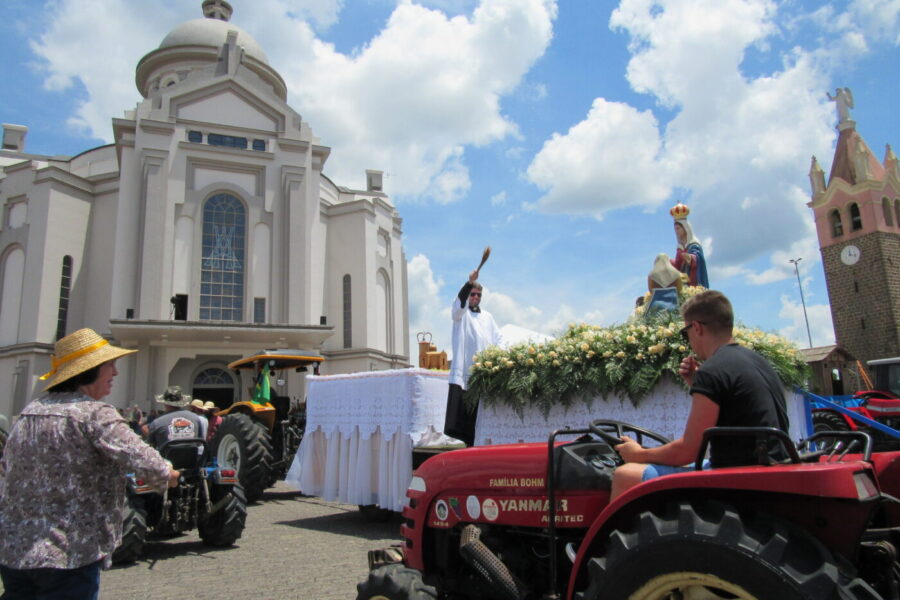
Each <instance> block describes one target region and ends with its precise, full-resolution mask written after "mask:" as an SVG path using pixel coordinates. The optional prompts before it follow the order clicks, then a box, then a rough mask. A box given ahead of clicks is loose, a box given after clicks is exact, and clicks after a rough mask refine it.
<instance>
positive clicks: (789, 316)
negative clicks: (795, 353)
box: [778, 296, 834, 348]
mask: <svg viewBox="0 0 900 600" xmlns="http://www.w3.org/2000/svg"><path fill="white" fill-rule="evenodd" d="M778 316H779V317H781V318H782V319H786V320H788V321H789V323H790V325H787V326H785V327H782V328H781V330H779V332H778V333H780V334H781V335H782V336H784V337H786V338H788V339H789V340H792V341H793V342H794V343H796V344H797V345H798V346H799V347H801V348H808V347H809V337H810V335H811V336H812V344H813V346H814V347H817V346H828V345H831V344H833V343H834V326H833V325H832V323H831V309H830V308H829V307H828V305H827V304H807V305H806V315H804V313H803V305H802V304H801V303H800V302H795V301H794V300H792V299H791V298H790V297H788V296H782V297H781V310H780V311H779V312H778ZM806 317H808V318H809V334H807V329H806Z"/></svg>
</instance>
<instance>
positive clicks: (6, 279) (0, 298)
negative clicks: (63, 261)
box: [0, 245, 25, 346]
mask: <svg viewBox="0 0 900 600" xmlns="http://www.w3.org/2000/svg"><path fill="white" fill-rule="evenodd" d="M24 280H25V251H24V250H22V247H21V246H19V245H15V246H12V247H11V248H10V249H9V250H7V251H6V252H5V254H4V255H3V257H2V258H0V346H8V345H10V344H15V343H16V342H18V341H19V316H20V315H19V313H20V311H21V309H22V282H23V281H24Z"/></svg>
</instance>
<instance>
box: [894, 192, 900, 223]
mask: <svg viewBox="0 0 900 600" xmlns="http://www.w3.org/2000/svg"><path fill="white" fill-rule="evenodd" d="M894 216H895V217H897V227H900V198H894Z"/></svg>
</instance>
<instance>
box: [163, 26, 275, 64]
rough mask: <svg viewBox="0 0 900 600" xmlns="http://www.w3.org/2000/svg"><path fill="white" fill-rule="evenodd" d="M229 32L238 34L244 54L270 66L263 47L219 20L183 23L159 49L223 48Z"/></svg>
mask: <svg viewBox="0 0 900 600" xmlns="http://www.w3.org/2000/svg"><path fill="white" fill-rule="evenodd" d="M229 31H236V32H237V34H238V36H237V43H238V45H239V46H243V48H244V52H245V53H246V54H247V55H248V56H250V57H252V58H255V59H256V60H258V61H261V62H264V63H266V64H269V59H268V58H266V53H265V52H263V49H262V46H260V45H259V43H257V41H256V40H255V39H253V36H251V35H250V34H249V33H247V32H246V31H244V30H243V29H241V28H240V27H238V26H237V25H235V24H234V23H229V22H228V21H221V20H219V19H209V18H203V19H193V20H191V21H187V22H186V23H182V24H181V25H179V26H178V27H176V28H175V29H173V30H172V31H170V32H169V34H168V35H167V36H166V37H164V38H163V41H162V43H161V44H160V45H159V47H160V49H162V48H172V47H174V46H212V47H214V48H221V47H222V44H224V43H225V39H226V38H227V37H228V32H229Z"/></svg>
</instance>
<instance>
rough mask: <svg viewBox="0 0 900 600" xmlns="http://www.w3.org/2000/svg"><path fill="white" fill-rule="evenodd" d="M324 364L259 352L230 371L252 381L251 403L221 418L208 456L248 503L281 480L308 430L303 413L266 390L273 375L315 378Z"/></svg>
mask: <svg viewBox="0 0 900 600" xmlns="http://www.w3.org/2000/svg"><path fill="white" fill-rule="evenodd" d="M323 360H324V359H323V358H322V356H320V355H319V354H318V353H317V352H314V351H311V350H263V351H261V352H258V353H256V354H254V355H253V356H248V357H246V358H242V359H241V360H238V361H235V362H233V363H231V364H230V365H228V368H229V369H234V370H236V371H238V372H239V373H244V374H245V375H250V376H251V377H252V379H253V393H252V398H251V400H249V401H239V402H235V403H234V404H232V405H231V406H229V407H228V408H227V409H225V410H223V411H222V412H220V413H219V416H221V417H222V422H221V424H220V425H219V427H218V429H216V432H215V435H214V437H213V440H212V444H211V447H212V454H213V456H215V457H216V460H217V461H218V465H219V467H221V468H230V469H234V470H235V471H237V473H238V479H239V480H240V482H241V485H242V486H243V488H244V491H245V493H246V495H247V500H248V501H253V500H257V499H259V498H260V497H261V496H262V494H263V492H264V491H265V490H266V488H268V487H271V486H272V485H274V484H275V482H276V481H278V480H279V479H284V476H285V474H287V471H288V469H289V468H290V467H291V462H293V460H294V455H295V454H296V453H297V448H298V447H299V446H300V440H301V439H302V438H303V428H304V426H305V425H306V412H305V410H302V409H300V407H298V406H292V405H291V399H290V398H289V397H285V396H277V395H274V394H273V393H272V390H271V388H270V386H269V376H270V375H275V372H276V371H284V370H285V369H294V370H296V371H306V370H307V369H308V368H309V367H310V366H312V368H313V372H314V373H316V374H318V372H319V363H321V362H322V361H323Z"/></svg>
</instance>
